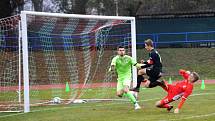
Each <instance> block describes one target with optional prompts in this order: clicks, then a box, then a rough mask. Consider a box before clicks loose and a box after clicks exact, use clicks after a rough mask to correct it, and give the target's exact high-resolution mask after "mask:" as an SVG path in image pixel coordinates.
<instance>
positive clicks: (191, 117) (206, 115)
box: [160, 113, 215, 121]
mask: <svg viewBox="0 0 215 121" xmlns="http://www.w3.org/2000/svg"><path fill="white" fill-rule="evenodd" d="M214 115H215V113H209V114H204V115H196V116H190V117H185V118H179V119H168V120H160V121H179V120H186V119H193V118H202V117H209V116H214Z"/></svg>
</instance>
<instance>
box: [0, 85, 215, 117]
mask: <svg viewBox="0 0 215 121" xmlns="http://www.w3.org/2000/svg"><path fill="white" fill-rule="evenodd" d="M113 91H115V90H113ZM165 95H166V94H165V92H164V91H163V90H162V89H161V88H160V87H156V88H153V89H144V88H142V89H141V94H140V95H139V96H140V99H139V101H140V105H141V106H144V108H142V109H141V110H134V107H133V105H132V104H130V103H129V102H127V101H110V102H91V103H85V104H70V105H59V106H48V107H43V106H41V107H34V108H32V112H30V113H0V121H203V120H204V121H214V120H215V104H214V101H215V84H207V85H206V89H205V90H201V89H200V85H195V88H194V91H193V94H192V95H191V96H190V97H189V98H188V100H187V101H186V102H185V104H184V105H183V107H182V110H181V111H180V113H179V114H174V113H173V112H169V113H168V112H167V111H166V110H165V109H158V108H156V107H155V106H154V104H155V102H156V101H158V100H160V99H161V98H163V97H164V96H165ZM177 103H178V102H174V103H173V105H174V107H176V106H177ZM172 111H173V110H172Z"/></svg>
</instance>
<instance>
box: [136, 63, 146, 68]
mask: <svg viewBox="0 0 215 121" xmlns="http://www.w3.org/2000/svg"><path fill="white" fill-rule="evenodd" d="M134 66H136V67H137V68H138V69H140V68H143V67H144V66H145V64H142V63H136V64H134Z"/></svg>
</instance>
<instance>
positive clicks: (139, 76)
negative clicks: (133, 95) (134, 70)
mask: <svg viewBox="0 0 215 121" xmlns="http://www.w3.org/2000/svg"><path fill="white" fill-rule="evenodd" d="M143 80H144V77H143V76H142V75H138V76H137V86H136V89H139V88H140V85H141V82H142V81H143Z"/></svg>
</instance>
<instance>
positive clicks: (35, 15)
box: [21, 11, 137, 112]
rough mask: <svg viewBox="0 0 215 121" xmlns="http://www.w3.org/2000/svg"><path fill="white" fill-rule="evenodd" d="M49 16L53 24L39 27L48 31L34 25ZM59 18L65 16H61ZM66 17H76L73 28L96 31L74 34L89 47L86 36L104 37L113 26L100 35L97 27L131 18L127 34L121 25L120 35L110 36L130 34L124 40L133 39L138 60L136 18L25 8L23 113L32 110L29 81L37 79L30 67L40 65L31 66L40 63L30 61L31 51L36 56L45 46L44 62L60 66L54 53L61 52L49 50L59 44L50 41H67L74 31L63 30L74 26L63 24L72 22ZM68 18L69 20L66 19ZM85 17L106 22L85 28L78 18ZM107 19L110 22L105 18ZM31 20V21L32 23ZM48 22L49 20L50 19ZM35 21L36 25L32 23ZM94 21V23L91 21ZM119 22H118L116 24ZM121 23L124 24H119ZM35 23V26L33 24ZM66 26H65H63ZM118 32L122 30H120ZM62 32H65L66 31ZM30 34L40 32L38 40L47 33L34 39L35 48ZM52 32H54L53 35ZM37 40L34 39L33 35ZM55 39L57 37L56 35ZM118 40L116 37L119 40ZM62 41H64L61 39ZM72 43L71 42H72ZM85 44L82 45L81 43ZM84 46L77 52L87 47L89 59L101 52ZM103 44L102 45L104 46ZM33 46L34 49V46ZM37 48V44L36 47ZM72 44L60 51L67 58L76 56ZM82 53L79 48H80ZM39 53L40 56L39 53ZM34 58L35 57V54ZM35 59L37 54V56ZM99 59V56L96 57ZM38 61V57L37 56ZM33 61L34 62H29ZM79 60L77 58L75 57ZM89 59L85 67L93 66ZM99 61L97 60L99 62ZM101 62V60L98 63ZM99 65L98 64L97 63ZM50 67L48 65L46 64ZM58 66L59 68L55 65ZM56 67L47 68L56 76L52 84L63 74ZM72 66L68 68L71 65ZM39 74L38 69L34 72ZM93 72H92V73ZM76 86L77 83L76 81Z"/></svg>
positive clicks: (51, 77) (23, 13) (82, 18)
mask: <svg viewBox="0 0 215 121" xmlns="http://www.w3.org/2000/svg"><path fill="white" fill-rule="evenodd" d="M40 17H46V18H40ZM49 18H50V23H48V22H47V23H46V24H43V23H41V24H43V26H42V25H38V26H42V27H43V28H44V26H46V27H47V28H45V30H42V27H41V28H37V26H34V25H35V24H40V23H38V22H35V21H37V20H40V21H43V20H42V19H49ZM52 18H54V19H52ZM58 18H62V19H58ZM67 18H72V19H73V21H75V22H76V23H77V24H78V25H77V26H78V27H79V28H78V29H77V26H75V27H74V28H75V29H76V30H74V31H79V30H80V29H84V30H86V31H84V30H82V31H84V32H85V33H87V34H88V33H89V31H87V30H90V32H93V36H92V34H88V35H85V33H84V32H82V33H81V36H80V33H78V32H74V33H75V34H73V35H72V37H73V38H74V40H76V38H75V37H76V36H77V34H79V35H78V37H81V38H82V39H83V38H84V39H83V43H84V42H85V44H86V45H87V46H88V45H89V44H90V45H91V44H92V43H91V42H88V41H86V39H85V38H87V40H88V39H89V40H91V39H92V41H96V40H95V39H96V37H94V36H98V37H101V38H105V37H109V36H110V35H106V34H107V31H108V32H109V30H110V29H111V28H109V29H108V30H106V31H104V32H103V33H105V32H106V33H105V34H102V35H101V34H98V32H94V31H97V30H98V29H102V28H105V27H107V26H109V25H110V24H109V23H110V22H109V20H110V21H111V22H112V24H111V26H115V24H114V22H113V21H118V20H119V21H129V26H130V29H129V30H128V31H130V32H128V33H129V34H127V33H126V34H124V33H123V28H122V29H121V30H120V28H119V30H118V28H116V29H115V30H114V31H117V33H122V34H121V35H111V36H112V37H118V36H120V37H121V36H125V35H126V36H129V37H127V38H126V37H124V38H123V39H122V40H126V41H128V39H130V40H129V41H131V55H132V57H133V58H134V59H136V26H135V17H120V16H96V15H77V14H63V13H45V12H32V11H22V12H21V35H22V52H23V58H22V60H23V79H24V112H29V111H30V94H29V93H30V82H29V80H30V81H31V80H33V79H31V78H36V77H34V75H35V74H32V75H33V76H30V72H29V71H30V68H34V69H38V68H39V67H36V66H31V65H29V63H37V62H33V61H31V60H29V59H31V58H30V56H29V54H30V53H29V52H30V51H31V50H32V52H31V54H32V55H33V54H34V55H36V54H35V53H33V52H35V51H36V50H37V49H38V48H39V49H40V48H42V47H44V46H45V47H44V48H45V49H40V50H39V49H38V50H39V51H41V52H43V53H46V54H45V55H44V56H43V57H44V58H46V59H44V60H45V61H46V62H44V63H46V64H50V65H47V66H54V67H55V66H58V65H56V64H55V63H54V62H56V60H54V57H55V56H53V55H52V54H53V53H55V54H56V53H58V52H53V53H52V52H50V51H52V50H54V49H55V48H56V47H55V46H50V45H49V44H50V43H51V41H52V40H51V39H50V38H52V39H53V38H54V37H59V36H60V37H59V38H63V39H64V40H65V41H67V35H68V33H71V31H73V30H69V32H66V31H64V30H66V29H65V28H66V27H67V26H72V25H69V24H66V25H64V24H61V22H62V21H63V22H65V21H70V20H67ZM33 19H35V20H33ZM65 19H66V20H65ZM85 19H87V20H90V21H91V20H92V21H105V22H106V23H105V24H104V23H102V22H101V23H99V24H98V25H100V27H99V26H98V25H97V26H96V27H95V26H92V27H91V28H90V27H89V28H90V29H89V28H83V27H84V26H86V24H85V23H84V22H83V23H80V21H79V20H83V21H85ZM52 20H53V21H54V22H53V24H52V23H51V22H52ZM106 20H107V21H106ZM29 21H30V22H29ZM47 21H48V20H47ZM77 21H79V22H77ZM33 22H35V23H33ZM75 22H71V24H72V23H75ZM122 23H126V22H122ZM30 24H32V25H30ZM33 24H34V25H33ZM49 24H51V25H49ZM58 24H59V26H58ZM91 24H92V23H91ZM91 24H89V26H90V25H91ZM117 24H118V23H117ZM120 24H121V23H120ZM32 26H33V27H32ZM62 26H63V27H64V28H63V27H62ZM29 27H32V28H33V29H38V30H40V31H39V32H34V33H33V32H32V30H33V29H31V30H29ZM51 27H52V30H50V28H51ZM60 28H61V31H63V32H64V35H63V37H62V35H59V34H56V33H57V32H59V31H60V30H59V29H60ZM67 29H71V28H67ZM118 31H121V32H118ZM51 32H52V33H53V34H52V33H51ZM63 32H62V33H63ZM30 33H31V35H36V34H37V36H39V37H40V38H37V39H35V41H38V40H39V39H41V38H42V37H44V36H45V38H42V39H41V41H38V42H35V43H34V42H32V43H33V44H34V46H38V47H37V49H34V47H29V38H30V37H29V34H30ZM47 33H49V34H47ZM50 33H51V34H50ZM69 37H71V36H69ZM31 38H33V37H31ZM33 39H34V38H33ZM54 39H56V38H54ZM58 40H59V41H62V40H61V39H56V41H58ZM116 40H117V39H116ZM116 40H113V42H115V41H116ZM105 41H107V40H106V39H105ZM38 43H41V45H37V44H38ZM55 43H57V42H55ZM61 43H62V42H61ZM30 44H31V43H30ZM33 44H32V45H31V46H33ZM70 44H71V43H70ZM64 45H66V46H67V45H68V44H65V42H64ZM72 45H78V44H74V43H72ZM82 45H83V44H82ZM82 45H80V46H79V45H78V46H79V47H77V51H79V50H80V49H81V50H84V51H86V52H83V54H85V55H84V56H83V58H88V57H94V56H96V55H97V54H98V52H93V53H95V55H93V54H92V53H91V52H90V50H91V47H90V46H89V47H86V48H84V47H83V46H82ZM56 46H58V45H57V44H56ZM102 46H103V45H102ZM32 48H33V49H32ZM35 48H36V47H35ZM65 48H66V49H68V48H69V49H68V50H66V49H65ZM71 48H72V47H69V46H68V47H64V48H61V50H62V51H63V50H64V52H65V55H64V57H69V56H71V55H72V54H73V55H77V53H75V54H74V53H72V52H71V50H72V49H71ZM79 52H80V51H79ZM66 54H68V55H66ZM38 56H39V55H38ZM100 56H101V55H99V57H100ZM32 58H33V57H32ZM35 58H36V57H35ZM35 58H33V59H35ZM37 58H39V57H37ZM55 58H58V57H55ZM59 58H60V56H59ZM97 58H98V57H97ZM72 59H74V58H70V59H68V60H70V61H72ZM95 59H96V57H95ZM35 60H36V59H35ZM50 60H51V61H52V62H53V63H50V62H49V61H50ZM30 61H31V62H30ZM73 61H75V60H73ZM76 61H77V60H76ZM78 61H79V62H74V63H70V62H67V63H70V65H73V66H74V67H76V66H75V64H77V63H81V62H82V61H80V59H79V60H78ZM86 61H87V62H85V60H83V65H85V66H83V68H92V66H91V65H87V66H86V64H87V63H92V64H93V61H90V59H87V60H86ZM96 62H97V61H96ZM65 63H66V60H65ZM98 63H99V62H98ZM98 66H99V65H98ZM77 67H80V65H78V66H77ZM47 68H48V67H47ZM56 68H57V67H56ZM56 68H52V67H50V68H48V69H47V70H48V71H49V72H47V73H49V74H52V75H51V76H50V77H49V80H51V79H53V80H54V81H53V84H56V83H55V80H59V79H60V77H57V75H58V74H60V73H61V72H60V71H56V70H57V69H56ZM68 68H69V67H68ZM80 68H82V67H80ZM95 68H97V67H95ZM93 69H94V67H93ZM93 69H88V70H85V71H84V73H85V75H88V73H90V72H91V71H93ZM73 71H75V68H74V69H71V71H70V72H73ZM31 73H34V72H31ZM35 73H36V72H35ZM136 74H137V72H136V69H135V68H133V82H134V85H135V84H136V77H137V75H136ZM92 75H93V74H92ZM72 76H73V77H76V76H77V75H72ZM79 76H80V73H79ZM90 78H91V77H90V76H86V77H85V79H83V80H90ZM43 83H45V82H43ZM83 83H87V81H85V82H83ZM72 84H73V83H72ZM73 85H75V84H73ZM81 88H83V87H81Z"/></svg>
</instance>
